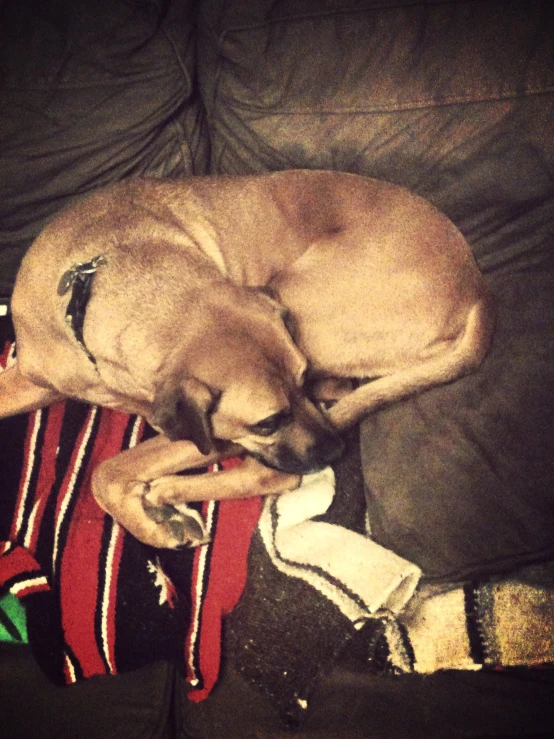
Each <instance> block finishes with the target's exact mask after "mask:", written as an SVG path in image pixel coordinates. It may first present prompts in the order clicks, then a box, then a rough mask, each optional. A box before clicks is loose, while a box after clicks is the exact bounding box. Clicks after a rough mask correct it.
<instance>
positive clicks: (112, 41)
mask: <svg viewBox="0 0 554 739" xmlns="http://www.w3.org/2000/svg"><path fill="white" fill-rule="evenodd" d="M193 7H194V0H167V1H166V0H152V1H151V2H143V0H46V2H45V1H44V0H28V2H27V1H26V2H24V3H21V2H19V0H4V2H1V3H0V98H1V100H2V104H1V106H0V137H1V143H0V297H3V296H7V295H9V293H10V292H11V288H12V285H13V280H14V277H15V273H16V270H17V268H18V265H19V262H20V260H21V258H22V256H23V254H24V253H25V250H26V249H27V248H28V246H29V245H30V243H31V242H32V240H33V239H34V238H35V237H36V235H37V234H38V233H39V231H40V230H41V228H42V227H43V226H44V225H45V223H46V222H47V221H48V220H49V219H50V218H51V217H52V216H53V215H54V214H55V213H56V212H57V211H59V210H60V209H61V208H62V207H63V206H65V205H67V204H68V203H69V202H70V201H71V199H72V198H74V197H75V196H79V195H81V194H83V193H86V192H88V191H90V190H92V189H95V188H97V187H100V186H101V185H105V184H107V183H109V182H114V181H117V180H120V179H123V178H125V177H129V176H131V175H136V174H148V175H152V176H168V175H183V174H187V173H189V174H190V173H191V172H193V171H194V170H195V169H197V168H200V169H202V168H205V166H206V165H205V161H203V160H202V157H203V153H204V152H203V150H202V146H201V141H202V136H201V135H200V134H201V130H202V125H201V116H200V113H199V109H198V107H197V104H196V102H195V101H194V100H193V99H192V95H193V83H192V78H193V75H194V65H195V58H194V49H195V39H194V37H193V36H192V33H193V29H194V23H193V18H192V12H193Z"/></svg>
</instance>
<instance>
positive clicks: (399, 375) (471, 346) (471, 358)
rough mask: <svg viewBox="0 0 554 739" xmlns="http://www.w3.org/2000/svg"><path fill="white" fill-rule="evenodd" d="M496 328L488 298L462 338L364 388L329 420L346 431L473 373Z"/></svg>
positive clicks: (479, 304)
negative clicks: (384, 410)
mask: <svg viewBox="0 0 554 739" xmlns="http://www.w3.org/2000/svg"><path fill="white" fill-rule="evenodd" d="M493 326H494V310H493V305H492V299H491V298H490V297H489V296H488V295H485V296H484V297H483V298H482V299H481V300H479V301H478V302H477V303H475V304H474V305H473V306H472V308H471V309H470V311H469V313H468V316H467V321H466V324H465V328H464V331H463V333H462V334H461V335H460V336H458V337H457V338H456V339H454V340H453V341H450V342H445V343H444V344H443V345H442V347H441V349H440V351H439V352H438V353H437V354H435V355H434V356H432V357H428V358H426V359H423V360H421V361H420V362H418V363H416V364H414V365H413V366H411V367H405V368H402V369H399V370H397V371H396V372H392V373H391V374H388V375H383V376H382V377H379V378H377V379H375V380H372V381H370V382H368V383H367V384H365V385H361V386H360V387H358V388H357V389H356V390H354V391H353V392H351V393H350V394H349V395H346V396H345V397H343V398H342V399H340V400H339V401H338V402H337V403H336V404H335V405H333V406H332V407H331V408H330V409H329V410H328V412H327V415H328V417H329V419H330V421H331V422H332V424H333V425H334V426H335V427H336V428H337V429H339V430H342V429H346V428H348V427H349V426H352V425H353V424H354V423H356V422H357V421H359V420H361V419H362V418H363V417H364V416H366V415H368V414H369V413H372V412H373V411H375V410H378V409H379V408H381V407H383V406H385V405H389V404H390V403H394V402H396V401H399V400H403V399H404V398H407V397H409V396H410V395H414V394H416V393H419V392H422V391H424V390H427V389H429V388H431V387H434V386H435V385H441V384H444V383H446V382H451V381H453V380H456V379H458V378H460V377H463V376H464V375H467V374H469V373H470V372H473V371H474V370H475V369H476V368H477V367H478V366H479V365H480V363H481V362H482V360H483V359H484V357H485V355H486V353H487V351H488V349H489V346H490V342H491V338H492V332H493Z"/></svg>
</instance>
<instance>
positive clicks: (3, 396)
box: [0, 363, 64, 418]
mask: <svg viewBox="0 0 554 739" xmlns="http://www.w3.org/2000/svg"><path fill="white" fill-rule="evenodd" d="M63 398H64V396H63V395H60V393H58V392H57V391H56V390H54V389H52V388H45V387H40V386H39V385H35V383H34V382H32V381H31V380H28V379H27V378H26V377H24V376H23V375H22V374H21V371H20V369H19V366H18V364H17V363H16V364H14V365H13V366H11V367H9V368H8V369H6V370H4V371H3V372H0V418H7V417H8V416H15V415H17V414H18V413H30V412H31V411H36V410H38V409H39V408H45V407H46V406H49V405H52V404H53V403H56V402H58V401H59V400H63Z"/></svg>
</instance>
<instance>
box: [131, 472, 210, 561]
mask: <svg viewBox="0 0 554 739" xmlns="http://www.w3.org/2000/svg"><path fill="white" fill-rule="evenodd" d="M148 487H149V486H148ZM148 487H147V489H146V490H145V494H147V493H148ZM142 505H143V508H144V511H145V513H146V515H147V516H148V517H149V518H151V519H152V521H154V522H155V523H157V524H162V525H163V526H164V527H166V528H167V530H168V531H169V533H170V534H171V536H172V537H173V538H174V539H177V540H178V541H179V542H180V544H179V545H178V546H179V547H183V548H192V547H198V546H200V545H201V544H208V543H209V541H210V535H209V533H208V530H207V528H206V524H205V522H204V519H203V518H202V516H201V515H200V514H199V513H198V511H195V510H194V508H190V507H189V506H188V505H187V504H186V503H180V504H179V505H178V506H174V505H170V504H169V503H162V504H160V505H154V504H153V503H150V502H149V501H148V499H147V498H146V497H144V498H143V503H142Z"/></svg>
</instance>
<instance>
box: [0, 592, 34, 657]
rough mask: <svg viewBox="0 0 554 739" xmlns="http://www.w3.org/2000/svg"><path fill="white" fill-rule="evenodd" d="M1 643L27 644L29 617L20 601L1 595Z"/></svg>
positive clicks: (9, 594)
mask: <svg viewBox="0 0 554 739" xmlns="http://www.w3.org/2000/svg"><path fill="white" fill-rule="evenodd" d="M0 641H4V642H15V643H19V644H27V641H28V639H27V617H26V614H25V608H24V607H23V605H22V604H21V603H20V601H19V599H18V598H16V597H15V595H12V594H11V593H5V594H4V595H0Z"/></svg>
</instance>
